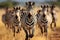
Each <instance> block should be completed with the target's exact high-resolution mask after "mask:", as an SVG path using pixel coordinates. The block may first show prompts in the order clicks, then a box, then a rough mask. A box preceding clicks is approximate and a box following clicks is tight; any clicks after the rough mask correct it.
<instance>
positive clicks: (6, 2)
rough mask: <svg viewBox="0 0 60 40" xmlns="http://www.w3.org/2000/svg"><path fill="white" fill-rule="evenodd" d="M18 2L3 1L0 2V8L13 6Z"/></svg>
mask: <svg viewBox="0 0 60 40" xmlns="http://www.w3.org/2000/svg"><path fill="white" fill-rule="evenodd" d="M17 4H19V2H15V1H12V2H8V1H5V2H1V3H0V8H3V7H13V6H15V5H17Z"/></svg>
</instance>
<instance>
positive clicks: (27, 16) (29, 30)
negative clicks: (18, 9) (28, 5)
mask: <svg viewBox="0 0 60 40" xmlns="http://www.w3.org/2000/svg"><path fill="white" fill-rule="evenodd" d="M23 13H24V14H23V15H22V18H21V23H22V27H23V30H24V31H25V33H26V38H25V40H28V39H29V38H32V37H33V36H34V26H35V21H36V19H35V18H34V17H33V15H32V14H31V13H30V12H29V11H27V12H23Z"/></svg>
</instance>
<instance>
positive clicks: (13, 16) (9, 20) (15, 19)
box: [2, 7, 21, 36]
mask: <svg viewBox="0 0 60 40" xmlns="http://www.w3.org/2000/svg"><path fill="white" fill-rule="evenodd" d="M2 21H3V22H5V23H6V24H7V25H8V27H11V29H12V31H13V32H14V34H13V36H15V32H16V33H18V32H19V30H20V26H21V22H20V8H18V7H16V8H14V7H13V10H12V12H6V13H5V14H4V15H3V16H2ZM16 26H17V28H18V29H17V31H16Z"/></svg>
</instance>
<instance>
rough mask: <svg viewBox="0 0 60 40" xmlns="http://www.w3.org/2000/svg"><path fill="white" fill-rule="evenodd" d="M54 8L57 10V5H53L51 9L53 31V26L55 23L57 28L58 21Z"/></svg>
mask: <svg viewBox="0 0 60 40" xmlns="http://www.w3.org/2000/svg"><path fill="white" fill-rule="evenodd" d="M54 8H55V5H54V4H52V5H51V7H50V11H51V15H52V23H51V25H50V26H51V29H53V28H52V24H53V23H54V28H56V20H57V17H56V12H55V10H54Z"/></svg>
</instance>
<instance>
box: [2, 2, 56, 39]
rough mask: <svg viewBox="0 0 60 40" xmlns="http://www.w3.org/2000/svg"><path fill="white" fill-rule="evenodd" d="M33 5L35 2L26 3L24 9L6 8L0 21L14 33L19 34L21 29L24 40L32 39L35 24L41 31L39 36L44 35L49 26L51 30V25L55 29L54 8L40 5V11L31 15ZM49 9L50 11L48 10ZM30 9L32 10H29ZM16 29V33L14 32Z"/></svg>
mask: <svg viewBox="0 0 60 40" xmlns="http://www.w3.org/2000/svg"><path fill="white" fill-rule="evenodd" d="M34 5H35V2H26V6H28V7H26V9H23V8H22V9H21V7H13V10H10V11H9V10H8V8H6V12H5V14H4V15H3V16H2V21H3V23H4V24H5V25H6V27H8V28H11V29H12V30H13V32H14V36H15V33H19V32H20V30H21V28H23V30H24V32H25V33H26V38H25V40H28V39H29V38H32V37H33V36H34V29H35V26H36V24H37V25H38V27H39V28H40V29H41V34H42V35H43V33H46V36H47V28H48V25H50V27H51V29H53V27H52V23H54V27H56V13H55V11H54V8H55V6H54V5H51V6H48V5H41V6H40V7H41V9H42V10H37V13H36V14H35V13H33V12H32V11H33V10H34V9H33V7H32V6H34ZM49 8H50V11H49V10H48V9H49ZM31 9H32V10H31ZM16 27H17V31H16Z"/></svg>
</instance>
